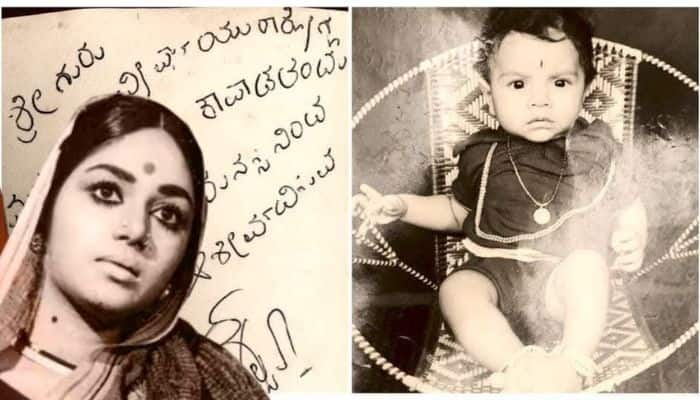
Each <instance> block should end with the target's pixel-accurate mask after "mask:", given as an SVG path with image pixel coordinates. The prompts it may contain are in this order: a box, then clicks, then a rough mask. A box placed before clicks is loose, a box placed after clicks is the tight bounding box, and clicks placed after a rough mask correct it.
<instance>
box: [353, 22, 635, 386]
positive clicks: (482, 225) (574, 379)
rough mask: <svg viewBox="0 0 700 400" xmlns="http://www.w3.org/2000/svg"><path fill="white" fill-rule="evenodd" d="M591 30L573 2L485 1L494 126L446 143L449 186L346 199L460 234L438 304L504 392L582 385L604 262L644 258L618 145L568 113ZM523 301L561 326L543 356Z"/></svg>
mask: <svg viewBox="0 0 700 400" xmlns="http://www.w3.org/2000/svg"><path fill="white" fill-rule="evenodd" d="M591 37H592V28H591V26H590V24H589V23H588V22H587V21H586V19H585V18H584V17H583V16H581V15H580V13H579V12H577V11H576V10H572V9H561V10H551V9H527V10H521V9H503V10H494V11H492V12H491V13H490V15H489V16H488V18H487V20H486V23H485V25H484V28H483V29H482V32H481V37H480V41H481V43H482V44H483V48H482V55H483V57H481V59H480V60H479V61H477V63H476V64H475V68H476V69H477V70H478V71H479V73H480V75H481V78H480V86H481V89H482V91H483V93H484V95H485V96H486V99H487V101H488V105H489V107H490V110H491V113H493V114H495V116H496V118H497V119H498V122H499V124H500V128H499V129H498V130H495V131H494V130H484V131H481V132H478V133H476V134H473V135H471V136H470V137H469V138H468V139H467V140H466V141H464V142H462V143H459V144H457V145H456V146H455V154H459V164H458V166H459V174H458V176H457V178H456V179H455V180H454V182H453V183H452V193H453V194H452V195H436V196H417V195H411V194H395V195H386V196H382V195H381V194H379V193H378V192H377V191H375V190H374V189H372V188H371V187H369V186H367V185H361V187H360V190H361V191H362V192H363V193H362V194H360V195H357V196H355V198H354V201H355V204H356V205H357V206H361V207H363V208H364V212H365V215H366V217H367V220H366V224H373V223H374V224H386V223H390V222H392V221H395V220H399V219H400V220H402V221H404V222H408V223H411V224H414V225H417V226H420V227H424V228H427V229H433V230H438V231H447V232H460V233H461V234H463V235H464V237H465V239H464V240H463V243H464V245H465V247H466V248H467V250H468V252H469V254H470V257H469V258H468V260H467V261H466V263H465V264H464V265H461V266H459V267H457V268H456V269H455V271H454V272H453V273H451V274H450V275H449V276H448V277H447V278H446V279H445V280H444V282H443V283H442V284H441V286H440V292H439V299H440V308H441V311H442V313H443V316H444V318H445V320H446V322H447V324H448V325H449V327H450V329H451V330H452V332H453V333H454V335H455V337H456V339H457V340H458V341H459V343H460V344H461V345H462V346H463V347H464V348H465V350H466V351H467V352H468V353H469V354H470V355H471V356H472V357H474V358H475V359H476V360H477V361H479V362H480V363H482V364H483V365H484V366H485V367H487V368H489V369H490V370H491V371H493V372H495V374H494V375H492V378H493V379H492V382H493V383H494V384H496V381H500V384H501V385H502V386H503V390H504V391H539V392H542V391H558V392H562V391H578V390H580V389H581V388H582V386H583V379H584V378H585V377H590V376H592V375H593V374H594V372H595V371H596V365H595V363H594V362H593V361H592V360H591V356H592V355H593V352H594V350H595V349H596V346H597V345H598V342H599V341H600V339H601V336H602V334H603V330H604V327H605V319H606V312H607V308H608V301H609V270H610V268H613V269H621V270H624V271H633V270H635V269H637V268H639V267H640V265H641V262H642V259H643V255H644V247H645V245H646V235H647V233H646V229H647V228H646V212H645V208H644V206H643V204H642V202H641V201H640V199H639V198H638V197H637V196H636V194H635V191H634V190H630V187H629V185H627V184H626V183H625V182H626V181H625V180H624V178H625V176H623V175H624V174H622V173H621V171H620V170H621V169H622V166H623V164H624V163H622V162H621V161H620V160H619V155H620V149H619V144H618V143H617V142H616V141H615V140H614V139H613V137H612V136H611V133H610V129H609V127H608V126H607V125H606V124H605V123H603V122H602V121H599V120H596V121H594V122H592V123H590V124H589V123H587V122H586V121H585V120H583V119H581V118H579V117H578V116H579V113H580V112H581V109H582V107H583V96H584V92H585V89H586V87H587V85H589V84H590V82H591V81H592V80H593V77H594V74H595V70H594V68H593V60H592V53H593V51H592V43H591ZM366 224H365V225H364V226H362V227H360V230H361V231H362V230H366V228H367V225H366ZM533 305H535V306H536V307H534V308H533ZM533 309H534V310H537V312H534V314H537V318H539V319H535V320H536V321H539V320H552V319H553V320H555V321H558V323H559V324H558V325H559V326H560V328H561V332H562V333H561V341H560V345H559V346H557V348H555V349H554V350H552V351H551V352H549V353H548V352H545V351H544V350H543V349H542V348H540V347H537V346H532V345H530V346H526V345H524V343H523V338H522V337H521V336H527V335H522V334H521V335H520V336H518V335H516V333H515V332H514V330H513V328H512V326H517V325H518V324H522V323H532V322H531V321H530V320H528V318H531V317H532V314H533V311H532V310H533ZM540 314H541V315H540Z"/></svg>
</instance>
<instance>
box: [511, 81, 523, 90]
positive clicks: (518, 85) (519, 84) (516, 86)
mask: <svg viewBox="0 0 700 400" xmlns="http://www.w3.org/2000/svg"><path fill="white" fill-rule="evenodd" d="M508 86H510V87H512V88H513V89H522V88H524V87H525V82H524V81H522V80H520V79H517V80H514V81H513V82H510V83H509V84H508Z"/></svg>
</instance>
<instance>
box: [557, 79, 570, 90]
mask: <svg viewBox="0 0 700 400" xmlns="http://www.w3.org/2000/svg"><path fill="white" fill-rule="evenodd" d="M570 84H571V83H570V82H569V81H568V80H566V79H557V80H556V81H554V86H556V87H562V88H563V87H566V86H568V85H570Z"/></svg>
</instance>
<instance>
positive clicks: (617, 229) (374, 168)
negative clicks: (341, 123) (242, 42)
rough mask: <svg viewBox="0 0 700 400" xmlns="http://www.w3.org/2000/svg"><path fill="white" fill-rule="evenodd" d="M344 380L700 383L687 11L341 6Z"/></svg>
mask: <svg viewBox="0 0 700 400" xmlns="http://www.w3.org/2000/svg"><path fill="white" fill-rule="evenodd" d="M352 12H353V15H352V25H353V27H352V35H353V36H352V42H353V51H352V52H353V77H352V81H353V89H352V112H353V121H352V122H353V133H352V168H353V176H352V189H351V190H352V193H353V197H352V208H353V210H352V211H353V220H352V241H353V243H352V263H353V267H352V268H353V270H352V275H353V287H352V292H353V317H352V319H353V343H354V346H355V347H354V348H353V355H352V357H353V364H352V366H353V367H352V376H353V391H354V392H365V393H366V392H384V393H388V392H409V391H417V392H423V393H434V392H456V393H514V392H515V393H518V392H589V393H600V392H651V393H659V392H666V393H668V392H673V393H676V392H697V391H698V379H697V377H698V360H697V359H698V347H697V330H698V322H697V321H698V311H697V310H698V296H697V293H698V277H697V264H698V260H697V253H698V248H697V246H698V244H697V242H698V228H697V225H698V206H697V205H698V197H697V186H698V185H697V184H698V174H697V171H698V164H697V147H698V146H697V144H698V131H697V126H698V120H697V118H698V114H697V110H698V95H697V90H698V85H697V79H698V77H697V71H698V65H697V62H698V42H697V31H698V25H697V23H698V9H697V8H673V9H671V8H643V9H624V8H583V9H575V8H565V9H552V8H502V9H497V8H493V9H476V8H353V11H352Z"/></svg>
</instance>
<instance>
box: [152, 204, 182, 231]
mask: <svg viewBox="0 0 700 400" xmlns="http://www.w3.org/2000/svg"><path fill="white" fill-rule="evenodd" d="M153 215H154V216H155V217H156V219H158V221H160V222H161V223H162V224H163V225H164V226H165V227H166V228H168V229H171V230H176V229H178V228H180V227H181V226H182V224H183V220H184V218H183V216H182V212H181V211H180V209H178V208H177V207H175V206H164V207H161V208H158V209H156V210H155V211H154V212H153Z"/></svg>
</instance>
